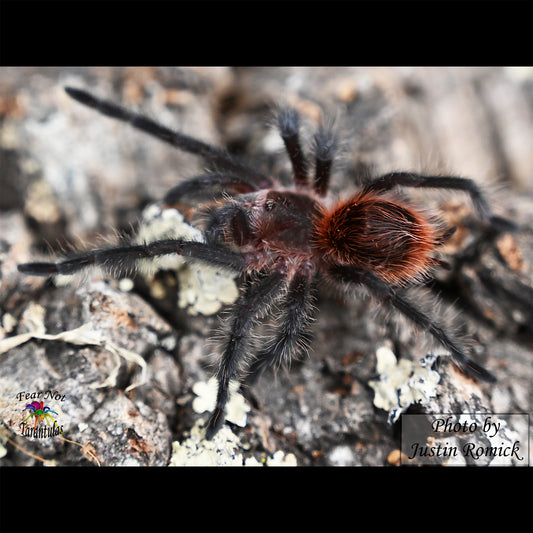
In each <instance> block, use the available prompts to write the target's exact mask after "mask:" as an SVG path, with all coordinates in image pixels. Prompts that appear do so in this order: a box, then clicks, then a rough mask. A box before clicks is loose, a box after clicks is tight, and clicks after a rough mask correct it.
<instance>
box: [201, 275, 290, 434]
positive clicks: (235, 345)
mask: <svg viewBox="0 0 533 533" xmlns="http://www.w3.org/2000/svg"><path fill="white" fill-rule="evenodd" d="M284 282H285V277H284V275H283V274H280V273H274V274H272V275H270V276H267V277H264V278H262V279H260V280H257V281H253V282H251V283H250V284H249V285H248V286H247V287H246V288H245V289H244V290H243V292H242V293H241V295H240V296H239V298H238V300H237V301H236V302H235V304H234V307H233V310H234V311H233V319H232V323H231V329H230V332H229V336H228V340H227V342H226V344H225V347H224V352H223V354H222V357H221V358H220V361H219V364H218V370H217V374H216V376H217V381H218V391H217V400H216V406H215V410H214V411H213V413H212V414H211V417H210V419H209V422H208V424H207V431H206V437H207V439H211V438H212V437H213V436H214V435H215V433H216V432H217V431H218V430H219V429H220V427H221V426H222V424H223V423H224V416H223V413H224V408H225V407H226V403H227V401H228V397H229V384H230V381H231V379H233V378H234V377H235V376H236V375H237V373H238V371H239V369H240V367H242V363H243V362H244V360H245V356H246V350H247V348H248V345H249V339H250V334H251V330H252V326H253V324H254V321H255V319H256V318H257V317H258V316H260V315H261V314H263V313H265V312H266V311H267V310H268V308H269V306H270V305H271V303H272V302H273V300H274V299H275V298H276V296H277V295H278V294H279V292H280V290H281V288H282V286H283V284H284Z"/></svg>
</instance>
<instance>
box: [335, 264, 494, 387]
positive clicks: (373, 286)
mask: <svg viewBox="0 0 533 533" xmlns="http://www.w3.org/2000/svg"><path fill="white" fill-rule="evenodd" d="M330 275H331V276H332V278H333V279H334V280H338V281H341V282H344V283H357V284H360V285H364V286H365V287H367V288H368V289H369V290H370V292H371V293H372V294H373V295H374V296H376V297H378V298H379V299H380V300H382V301H386V302H389V303H390V304H391V305H392V306H393V307H394V308H396V309H397V310H398V311H400V313H402V314H403V315H404V316H406V317H407V318H409V319H410V320H412V321H413V322H414V323H415V324H416V325H417V326H419V327H420V328H422V329H423V330H425V331H427V332H428V333H430V334H431V335H432V336H433V337H434V338H435V339H436V340H437V341H438V342H440V343H441V344H442V345H443V346H444V347H446V348H447V349H448V350H449V351H450V353H451V358H452V361H453V363H454V364H455V366H457V368H459V370H461V371H462V372H464V373H465V374H467V375H468V376H470V377H474V378H477V379H481V380H483V381H488V382H494V381H496V378H495V377H494V376H493V375H492V374H491V373H490V372H489V371H488V370H486V369H485V368H483V367H482V366H481V365H478V364H477V363H475V362H474V361H472V360H471V359H469V358H468V357H467V356H466V355H465V354H464V352H463V350H462V348H461V347H460V346H459V343H458V342H457V341H456V340H454V339H453V337H452V336H451V335H450V334H449V333H448V332H446V331H445V330H444V328H443V327H442V326H440V325H439V324H437V323H436V322H434V321H433V320H431V318H429V317H428V316H426V315H425V314H424V313H423V312H422V311H420V310H419V309H417V307H416V306H414V305H413V304H412V303H411V302H410V301H409V300H407V299H405V298H404V297H403V296H401V295H400V294H398V292H397V291H396V290H395V289H394V288H392V287H390V286H389V285H387V284H386V283H384V282H383V281H381V280H380V279H379V278H378V277H377V276H375V275H374V274H372V273H371V272H368V271H363V270H358V269H356V268H353V267H346V266H340V265H337V266H334V267H331V268H330Z"/></svg>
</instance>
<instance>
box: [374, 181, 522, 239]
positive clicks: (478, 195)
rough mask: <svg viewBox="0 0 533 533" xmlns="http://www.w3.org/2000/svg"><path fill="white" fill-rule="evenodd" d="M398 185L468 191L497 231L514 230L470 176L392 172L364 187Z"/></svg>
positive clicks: (384, 188) (381, 188) (380, 188)
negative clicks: (499, 214) (496, 211)
mask: <svg viewBox="0 0 533 533" xmlns="http://www.w3.org/2000/svg"><path fill="white" fill-rule="evenodd" d="M396 186H405V187H427V188H435V189H456V190H460V191H465V192H467V193H468V194H469V195H470V197H471V198H472V202H473V203H474V207H475V208H476V210H477V212H478V213H479V215H480V216H481V218H482V219H484V220H486V221H487V222H490V224H491V225H492V226H493V227H494V228H495V229H496V230H497V231H513V230H515V229H516V226H515V224H513V223H512V222H511V221H510V220H507V219H505V218H501V217H498V216H495V215H494V214H493V213H492V210H491V209H490V207H489V204H488V203H487V201H486V199H485V197H484V195H483V193H482V192H481V190H480V189H479V187H478V186H477V184H476V183H475V182H474V181H472V180H471V179H468V178H459V177H457V176H422V175H420V174H414V173H411V172H391V173H389V174H384V175H383V176H380V177H379V178H377V179H376V180H375V181H373V182H372V183H370V184H368V185H367V186H366V187H365V188H364V192H374V193H378V194H380V193H382V192H385V191H388V190H389V189H392V188H394V187H396Z"/></svg>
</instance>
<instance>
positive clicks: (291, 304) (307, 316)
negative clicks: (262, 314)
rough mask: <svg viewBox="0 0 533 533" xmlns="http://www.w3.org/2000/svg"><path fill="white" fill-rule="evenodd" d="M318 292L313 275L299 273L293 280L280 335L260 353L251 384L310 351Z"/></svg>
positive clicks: (286, 296)
mask: <svg viewBox="0 0 533 533" xmlns="http://www.w3.org/2000/svg"><path fill="white" fill-rule="evenodd" d="M314 289H315V287H314V286H313V285H312V283H311V279H310V277H309V275H307V274H304V273H298V274H296V275H295V276H294V277H293V279H292V280H291V282H290V283H289V287H288V289H287V294H286V295H285V297H284V299H283V301H282V303H281V304H280V305H281V306H282V310H281V314H280V316H279V326H280V330H279V333H278V335H276V337H275V338H274V339H273V342H272V343H271V344H270V345H269V346H267V347H265V349H263V350H262V351H261V352H259V354H258V355H257V357H256V359H255V360H254V362H253V363H252V364H251V366H250V372H249V376H248V382H249V383H253V382H255V381H256V380H257V378H258V377H259V376H260V374H261V373H262V372H263V370H264V369H265V368H266V367H268V366H270V365H272V366H274V367H280V366H281V365H282V364H283V363H284V362H290V361H291V359H292V357H293V356H294V355H296V353H297V352H299V351H303V352H306V351H307V349H308V347H309V340H310V335H309V332H308V327H309V323H310V322H311V320H312V311H313V299H314Z"/></svg>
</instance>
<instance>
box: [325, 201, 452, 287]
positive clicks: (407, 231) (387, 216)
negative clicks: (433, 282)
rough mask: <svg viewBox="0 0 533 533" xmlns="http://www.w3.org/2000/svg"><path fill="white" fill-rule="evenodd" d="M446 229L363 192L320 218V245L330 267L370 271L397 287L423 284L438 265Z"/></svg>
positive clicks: (404, 208) (398, 205)
mask: <svg viewBox="0 0 533 533" xmlns="http://www.w3.org/2000/svg"><path fill="white" fill-rule="evenodd" d="M440 242H441V235H440V230H439V228H438V227H437V224H436V223H434V222H432V221H430V219H429V217H427V216H425V215H424V214H422V213H420V212H417V211H415V210H414V209H413V208H411V207H410V206H407V205H405V204H404V203H399V202H394V201H391V200H387V199H385V198H383V197H381V196H377V195H374V194H363V193H359V194H358V195H356V196H354V197H353V198H351V199H350V200H348V201H347V202H345V203H342V204H340V205H338V206H337V207H335V208H334V209H332V210H331V211H330V212H326V213H324V214H323V216H322V217H320V218H319V219H318V221H317V224H316V226H315V235H314V245H315V249H316V251H317V252H318V254H319V255H320V256H321V257H323V258H324V260H326V261H329V262H334V263H336V264H340V265H349V266H353V267H356V268H360V269H364V270H370V271H372V272H374V273H375V274H376V275H377V276H378V277H379V278H380V279H382V280H383V281H385V282H387V283H390V284H392V285H405V284H407V283H409V282H411V281H415V280H420V279H422V278H423V277H424V276H426V275H427V274H428V271H429V270H430V268H431V267H432V266H433V265H434V264H435V259H434V256H433V252H434V250H435V247H436V246H438V245H439V244H440Z"/></svg>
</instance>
